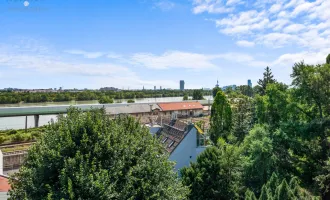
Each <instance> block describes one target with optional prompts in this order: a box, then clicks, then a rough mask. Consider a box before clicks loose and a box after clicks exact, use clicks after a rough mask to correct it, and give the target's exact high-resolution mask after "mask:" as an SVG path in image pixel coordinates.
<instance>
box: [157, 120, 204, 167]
mask: <svg viewBox="0 0 330 200" xmlns="http://www.w3.org/2000/svg"><path fill="white" fill-rule="evenodd" d="M159 118H160V119H157V120H156V123H157V124H158V125H160V126H161V127H160V128H159V129H158V131H157V132H156V134H155V135H156V137H158V138H159V141H160V142H161V143H162V145H163V146H164V148H165V149H166V151H167V152H168V153H169V154H170V156H169V159H170V160H171V161H174V162H175V163H176V164H175V170H179V169H181V168H183V167H185V166H189V164H190V162H195V161H196V159H197V156H198V155H199V154H200V153H201V152H203V151H204V150H205V148H206V147H205V137H204V135H203V133H202V132H201V130H200V129H199V128H198V127H197V126H195V125H194V124H192V123H191V124H186V123H184V122H182V121H180V120H178V119H169V118H163V117H159Z"/></svg>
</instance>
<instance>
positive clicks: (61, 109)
mask: <svg viewBox="0 0 330 200" xmlns="http://www.w3.org/2000/svg"><path fill="white" fill-rule="evenodd" d="M180 102H182V101H180ZM187 102H196V101H187ZM198 102H200V103H201V104H202V105H203V106H207V105H211V104H212V103H213V100H198ZM153 103H161V102H148V103H133V104H153ZM166 103H168V102H166ZM127 105H128V104H127V103H115V104H83V105H57V106H29V107H3V108H0V117H18V116H26V120H25V128H27V116H34V126H35V127H38V126H39V116H40V115H59V114H66V113H67V110H68V108H70V107H76V108H79V109H81V110H82V111H89V110H91V109H92V108H107V107H121V106H127ZM130 105H132V103H131V104H130Z"/></svg>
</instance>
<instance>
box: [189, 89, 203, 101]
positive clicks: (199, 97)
mask: <svg viewBox="0 0 330 200" xmlns="http://www.w3.org/2000/svg"><path fill="white" fill-rule="evenodd" d="M192 97H193V100H202V99H204V97H203V90H194V92H193V94H192Z"/></svg>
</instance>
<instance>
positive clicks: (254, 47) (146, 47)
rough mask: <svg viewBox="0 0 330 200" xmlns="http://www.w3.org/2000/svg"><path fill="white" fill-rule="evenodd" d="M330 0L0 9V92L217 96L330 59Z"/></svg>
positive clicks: (187, 0)
mask: <svg viewBox="0 0 330 200" xmlns="http://www.w3.org/2000/svg"><path fill="white" fill-rule="evenodd" d="M329 10H330V1H329V0H255V1H252V0H246V1H244V0H111V1H110V0H81V1H78V0H65V1H58V0H30V1H22V0H0V27H1V28H0V88H6V87H17V88H50V87H52V88H55V87H56V88H58V87H60V86H63V87H64V88H100V87H104V86H114V87H118V88H123V87H124V88H128V87H129V88H130V89H133V88H136V89H141V88H142V87H143V86H144V87H145V88H153V86H154V85H156V86H157V87H159V86H162V87H163V88H178V87H179V80H181V79H183V80H185V82H186V88H201V87H207V88H211V87H213V86H214V85H215V83H216V80H217V79H218V80H219V84H220V85H222V86H223V85H230V84H237V85H241V84H246V82H247V79H251V80H252V83H253V84H255V83H256V81H257V80H258V78H260V77H261V76H262V73H263V69H264V68H265V67H266V66H267V65H268V66H270V67H271V68H272V70H273V72H274V75H275V77H276V79H277V80H279V81H282V82H285V83H288V84H290V73H291V68H292V65H293V64H294V62H298V61H301V60H304V61H305V62H307V63H310V64H316V63H323V62H324V61H325V57H326V55H327V54H328V53H330V12H329Z"/></svg>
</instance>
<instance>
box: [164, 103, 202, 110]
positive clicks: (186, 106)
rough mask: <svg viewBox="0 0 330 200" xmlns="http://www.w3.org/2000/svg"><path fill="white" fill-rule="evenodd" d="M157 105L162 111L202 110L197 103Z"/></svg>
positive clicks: (200, 105)
mask: <svg viewBox="0 0 330 200" xmlns="http://www.w3.org/2000/svg"><path fill="white" fill-rule="evenodd" d="M158 105H159V107H160V108H161V109H162V111H172V110H194V109H203V106H202V104H200V103H199V102H174V103H159V104H158Z"/></svg>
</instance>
